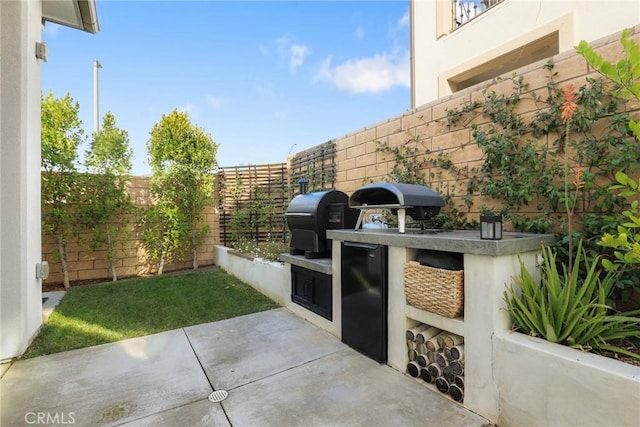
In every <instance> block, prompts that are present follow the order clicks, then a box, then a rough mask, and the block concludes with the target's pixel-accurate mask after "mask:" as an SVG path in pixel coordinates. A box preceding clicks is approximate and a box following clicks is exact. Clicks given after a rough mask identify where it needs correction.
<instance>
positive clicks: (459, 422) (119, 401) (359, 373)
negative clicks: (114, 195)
mask: <svg viewBox="0 0 640 427" xmlns="http://www.w3.org/2000/svg"><path fill="white" fill-rule="evenodd" d="M213 390H227V391H228V392H229V396H228V398H227V399H225V400H223V401H222V402H221V403H213V402H211V401H209V400H208V396H209V394H210V393H211V392H212V391H213ZM0 397H1V399H0V405H1V406H0V411H1V414H0V425H2V426H19V425H32V424H35V422H34V420H37V417H43V420H44V419H47V418H46V417H49V418H48V420H49V421H51V420H52V418H53V417H56V420H57V424H74V425H79V426H83V425H96V424H99V425H126V426H151V425H153V426H158V425H163V426H177V425H180V426H242V427H244V426H251V427H254V426H305V427H306V426H483V425H486V424H487V422H486V420H485V419H484V418H482V417H480V416H478V415H476V414H474V413H472V412H470V411H468V410H466V409H465V408H463V407H462V406H461V405H458V404H456V403H455V402H453V401H451V400H449V399H448V398H446V397H444V396H442V395H440V394H439V393H438V392H437V391H432V390H430V389H428V388H426V387H425V386H423V385H422V384H420V383H419V382H418V381H416V380H414V379H412V378H410V377H408V376H406V375H404V374H402V373H400V372H398V371H396V370H394V369H392V368H390V367H388V366H386V365H380V364H378V363H376V362H374V361H373V360H371V359H368V358H367V357H365V356H362V355H361V354H360V353H358V352H356V351H354V350H352V349H351V348H349V347H347V346H345V345H344V344H342V343H341V342H340V341H339V340H338V339H337V338H335V337H334V336H332V335H331V334H329V333H327V332H325V331H323V330H321V329H319V328H317V327H315V326H313V325H311V324H310V323H309V322H307V321H305V320H303V319H301V318H299V317H298V316H296V315H294V314H293V313H291V312H290V311H288V310H287V309H284V308H280V309H276V310H270V311H266V312H261V313H255V314H250V315H246V316H241V317H236V318H233V319H228V320H223V321H220V322H214V323H207V324H202V325H197V326H191V327H187V328H182V329H176V330H172V331H168V332H163V333H159V334H155V335H150V336H146V337H141V338H134V339H129V340H125V341H120V342H117V343H111V344H104V345H100V346H95V347H89V348H85V349H80V350H74V351H69V352H64V353H58V354H53V355H49V356H43V357H38V358H34V359H29V360H22V361H17V362H15V363H14V364H13V365H12V366H11V367H10V368H9V369H8V370H7V371H6V373H5V374H4V376H3V377H2V379H1V380H0ZM49 424H52V423H51V422H49Z"/></svg>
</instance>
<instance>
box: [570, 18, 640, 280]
mask: <svg viewBox="0 0 640 427" xmlns="http://www.w3.org/2000/svg"><path fill="white" fill-rule="evenodd" d="M630 35H631V32H630V31H629V30H628V29H627V30H624V31H623V32H622V36H621V37H620V44H621V45H622V49H623V50H624V57H623V58H621V59H620V60H619V61H618V62H616V63H615V64H612V63H610V62H609V61H605V60H604V59H603V58H602V56H600V55H599V54H598V53H597V52H596V51H595V50H593V48H592V47H591V46H590V45H589V44H588V43H587V42H586V41H584V40H582V41H581V42H580V44H579V45H578V46H577V47H576V51H577V52H578V53H579V54H581V55H582V56H583V57H584V58H585V59H586V60H587V62H588V63H589V65H591V66H592V67H593V68H595V69H596V70H597V71H598V72H599V73H600V74H602V75H603V76H605V77H607V78H608V79H609V80H610V81H612V82H613V84H614V85H615V92H616V94H619V95H621V96H623V97H626V98H635V99H636V100H638V101H640V45H639V44H638V43H637V42H636V41H634V40H633V39H631V38H630ZM628 126H629V129H630V130H631V131H632V132H633V134H634V135H635V140H633V141H630V142H629V144H631V145H632V149H633V150H637V149H638V142H639V141H640V122H636V121H634V120H629V123H628ZM633 172H636V171H635V170H621V171H618V172H617V173H616V181H617V183H616V184H614V185H612V186H611V187H610V190H611V191H618V190H622V192H621V193H620V195H621V196H623V197H627V198H628V199H629V200H631V203H630V205H629V206H628V208H627V209H626V210H624V211H623V212H622V213H621V214H620V215H619V216H618V221H617V222H618V226H617V228H616V231H617V232H616V233H604V235H603V237H602V239H601V240H600V242H599V244H600V245H602V246H604V247H609V248H613V249H614V250H615V252H614V255H615V257H616V263H615V264H614V263H612V262H611V261H609V260H607V259H604V260H603V265H604V267H605V268H606V269H607V270H610V271H611V270H616V269H618V268H619V267H620V266H622V267H623V268H628V269H633V270H637V269H638V268H640V233H638V230H639V229H640V207H639V206H638V198H639V197H640V179H638V178H636V179H633V178H632V177H630V176H629V175H628V174H631V173H633ZM636 175H637V173H636ZM632 277H634V278H635V280H636V281H635V283H632V284H631V285H633V286H635V287H636V288H638V289H640V280H638V276H637V275H633V276H632Z"/></svg>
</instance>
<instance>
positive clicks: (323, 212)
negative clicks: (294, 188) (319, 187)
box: [287, 183, 358, 258]
mask: <svg viewBox="0 0 640 427" xmlns="http://www.w3.org/2000/svg"><path fill="white" fill-rule="evenodd" d="M304 187H305V186H304V185H303V183H301V186H300V188H301V194H299V195H297V196H296V197H294V198H293V200H291V203H289V206H288V208H287V225H288V226H289V230H291V243H290V244H289V253H290V254H291V255H304V256H305V258H323V257H327V256H330V254H331V241H330V240H327V238H326V234H327V230H335V229H344V228H353V227H354V226H355V224H356V221H357V219H358V211H357V210H356V209H351V208H349V197H348V196H347V195H346V194H345V193H343V192H342V191H338V190H328V191H318V192H313V193H305V188H304Z"/></svg>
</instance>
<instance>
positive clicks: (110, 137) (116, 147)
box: [82, 112, 133, 282]
mask: <svg viewBox="0 0 640 427" xmlns="http://www.w3.org/2000/svg"><path fill="white" fill-rule="evenodd" d="M132 155H133V151H132V150H131V148H130V147H129V135H128V134H127V131H125V130H123V129H120V128H118V126H116V119H115V117H114V116H113V114H111V113H110V112H109V113H107V114H105V116H104V119H103V121H102V128H101V129H100V130H99V131H98V132H97V133H95V134H94V135H93V141H92V142H91V147H90V148H89V150H88V151H87V153H86V158H85V166H86V167H87V169H88V170H89V172H91V173H92V176H91V177H90V179H89V183H90V185H91V188H92V191H87V200H86V204H84V205H83V206H82V209H83V219H84V222H85V224H86V225H87V226H88V227H89V228H90V229H91V230H92V245H91V246H92V248H94V249H95V248H97V247H100V246H103V245H105V246H106V248H107V254H106V255H107V261H108V262H109V270H110V271H111V277H112V278H113V281H114V282H115V281H116V280H118V277H117V274H116V262H117V261H118V260H119V259H120V258H121V256H120V254H122V251H121V248H118V247H117V242H118V241H121V240H122V239H121V237H122V236H123V235H124V234H125V232H126V229H127V224H126V223H125V221H124V220H123V218H126V216H127V214H129V213H131V212H132V210H133V203H132V201H131V197H130V196H129V193H127V189H126V186H127V182H128V181H129V174H130V172H131V157H132Z"/></svg>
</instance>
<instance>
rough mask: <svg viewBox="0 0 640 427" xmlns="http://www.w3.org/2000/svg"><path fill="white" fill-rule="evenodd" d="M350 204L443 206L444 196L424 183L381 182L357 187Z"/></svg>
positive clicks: (371, 206)
mask: <svg viewBox="0 0 640 427" xmlns="http://www.w3.org/2000/svg"><path fill="white" fill-rule="evenodd" d="M349 206H350V207H353V208H361V207H364V206H367V207H370V208H373V207H379V208H410V207H442V206H444V200H443V199H442V196H440V194H438V193H437V192H435V191H433V190H432V189H430V188H429V187H425V186H424V185H415V184H402V183H391V182H380V183H374V184H368V185H365V186H363V187H360V188H359V189H357V190H356V191H355V192H354V193H353V194H352V195H351V197H350V198H349Z"/></svg>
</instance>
